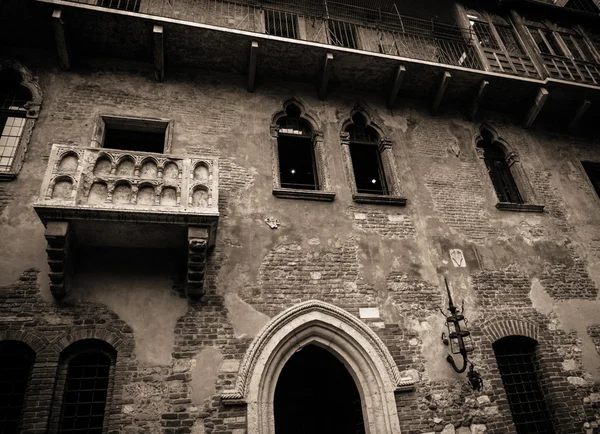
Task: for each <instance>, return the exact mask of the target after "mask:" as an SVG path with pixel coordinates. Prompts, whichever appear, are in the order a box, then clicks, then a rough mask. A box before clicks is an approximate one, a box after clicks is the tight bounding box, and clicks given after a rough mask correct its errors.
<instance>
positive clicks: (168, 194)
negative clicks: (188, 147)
mask: <svg viewBox="0 0 600 434" xmlns="http://www.w3.org/2000/svg"><path fill="white" fill-rule="evenodd" d="M218 170H219V169H218V160H217V159H216V158H212V157H211V158H204V157H201V156H186V157H177V156H173V155H168V154H154V153H147V152H134V151H126V150H115V149H105V148H83V147H79V146H71V145H53V147H52V151H51V154H50V159H49V162H48V168H47V170H46V174H45V176H44V180H43V183H42V189H41V194H40V199H39V201H38V202H37V203H35V204H34V208H35V211H36V212H37V214H38V216H39V217H40V219H41V220H42V222H43V223H44V225H45V226H46V239H47V241H48V248H47V252H48V264H49V267H50V281H51V285H50V289H51V291H52V293H53V294H54V296H55V297H56V298H63V297H64V296H66V295H67V294H68V292H69V289H70V281H71V276H72V275H73V273H76V272H77V270H76V269H75V265H74V261H73V258H74V254H73V252H74V251H76V249H77V246H78V245H88V246H111V247H123V248H127V247H136V248H172V249H184V250H185V252H186V257H187V264H186V268H187V273H186V276H187V278H186V294H187V295H188V296H190V297H195V298H197V297H200V296H202V295H203V293H204V276H205V268H206V261H207V257H208V255H209V253H210V251H211V249H212V247H214V244H215V239H216V233H217V226H218V220H219V212H218V200H219V198H218V176H219V172H218Z"/></svg>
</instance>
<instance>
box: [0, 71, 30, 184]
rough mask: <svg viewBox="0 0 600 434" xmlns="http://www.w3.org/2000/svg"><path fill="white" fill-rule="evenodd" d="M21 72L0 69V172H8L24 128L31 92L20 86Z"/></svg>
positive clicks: (11, 167)
mask: <svg viewBox="0 0 600 434" xmlns="http://www.w3.org/2000/svg"><path fill="white" fill-rule="evenodd" d="M21 80H22V77H21V74H20V73H19V72H17V71H15V70H14V69H10V68H8V69H3V70H1V71H0V134H2V135H1V136H0V172H10V171H12V169H13V166H14V163H15V158H16V157H17V152H18V150H19V143H20V141H21V136H22V135H23V130H24V128H25V121H26V119H25V117H26V115H27V109H26V108H25V104H26V103H27V102H29V101H31V99H32V97H31V93H30V92H29V90H27V88H25V87H23V86H21Z"/></svg>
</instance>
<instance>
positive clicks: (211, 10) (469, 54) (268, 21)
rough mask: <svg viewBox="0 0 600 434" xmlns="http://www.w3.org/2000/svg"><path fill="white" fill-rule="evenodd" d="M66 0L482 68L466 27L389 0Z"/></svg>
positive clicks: (469, 31)
mask: <svg viewBox="0 0 600 434" xmlns="http://www.w3.org/2000/svg"><path fill="white" fill-rule="evenodd" d="M67 1H70V2H73V3H82V4H87V5H94V6H100V7H106V8H111V9H118V10H123V11H129V12H137V13H143V14H148V15H155V16H161V17H166V18H175V19H181V20H185V21H191V22H195V23H200V24H208V25H213V26H218V27H225V28H230V29H236V30H244V31H248V32H256V33H262V34H269V35H273V36H279V37H285V38H292V39H299V40H305V41H310V42H318V43H323V44H329V45H334V46H341V47H347V48H353V49H358V50H365V51H370V52H375V53H383V54H389V55H394V56H402V57H408V58H412V59H419V60H426V61H431V62H436V63H442V64H447V65H455V66H462V67H466V68H471V69H482V64H481V61H480V59H479V58H478V57H477V53H476V51H475V49H474V47H473V45H472V43H471V37H472V32H471V29H463V28H460V27H459V26H457V25H454V24H447V23H442V22H436V21H433V20H429V19H422V18H415V17H409V16H404V15H401V14H400V13H399V10H398V9H397V7H396V5H395V4H394V3H393V2H380V3H381V4H382V5H383V4H386V5H387V6H385V7H380V8H378V9H374V8H370V7H362V6H357V5H352V4H349V3H351V2H342V1H325V0H304V1H291V0H283V1H276V2H275V1H258V0H248V1H243V0H242V1H237V2H235V1H224V0H196V1H193V0H67ZM364 3H369V2H364ZM371 3H373V2H371Z"/></svg>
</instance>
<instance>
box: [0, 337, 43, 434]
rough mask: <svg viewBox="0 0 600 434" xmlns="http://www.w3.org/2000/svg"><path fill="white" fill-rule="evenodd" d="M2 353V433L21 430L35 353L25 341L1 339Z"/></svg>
mask: <svg viewBox="0 0 600 434" xmlns="http://www.w3.org/2000/svg"><path fill="white" fill-rule="evenodd" d="M0 355H1V356H0V433H12V432H19V430H20V426H21V421H22V414H23V404H24V402H25V392H26V391H27V384H28V383H29V377H30V375H31V368H32V366H33V362H34V360H35V353H34V352H33V350H32V349H31V348H29V347H28V346H27V345H25V344H24V343H21V342H17V341H0Z"/></svg>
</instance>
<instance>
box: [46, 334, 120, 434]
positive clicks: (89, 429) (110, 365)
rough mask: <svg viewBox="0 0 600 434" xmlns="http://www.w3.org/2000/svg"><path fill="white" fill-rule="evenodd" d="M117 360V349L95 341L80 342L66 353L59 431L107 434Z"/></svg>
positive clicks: (64, 357)
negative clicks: (107, 414)
mask: <svg viewBox="0 0 600 434" xmlns="http://www.w3.org/2000/svg"><path fill="white" fill-rule="evenodd" d="M115 359H116V354H115V351H114V349H113V348H112V347H111V346H110V345H108V344H107V343H105V342H102V341H99V340H95V339H90V340H85V341H79V342H77V343H75V344H73V345H71V346H70V347H68V348H67V349H66V350H65V351H63V364H62V370H61V374H60V380H63V381H64V390H63V392H62V393H63V395H62V397H61V398H62V406H61V408H60V421H59V426H58V432H60V433H80V432H85V433H87V434H96V433H97V434H101V433H102V432H104V431H103V430H104V425H105V414H106V410H107V408H106V407H107V402H108V399H109V396H110V392H111V389H112V381H111V379H112V377H113V376H114V372H113V371H114V364H115ZM61 383H62V381H61V382H59V384H61Z"/></svg>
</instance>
